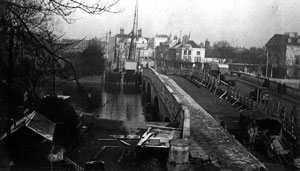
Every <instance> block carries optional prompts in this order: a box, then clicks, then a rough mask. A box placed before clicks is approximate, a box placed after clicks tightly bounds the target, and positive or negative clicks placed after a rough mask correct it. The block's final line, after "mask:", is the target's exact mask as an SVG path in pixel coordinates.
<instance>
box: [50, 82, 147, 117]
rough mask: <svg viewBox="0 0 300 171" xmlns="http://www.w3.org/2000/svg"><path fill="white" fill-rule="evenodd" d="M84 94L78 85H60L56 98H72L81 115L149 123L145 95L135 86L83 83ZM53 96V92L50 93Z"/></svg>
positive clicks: (73, 104) (71, 100)
mask: <svg viewBox="0 0 300 171" xmlns="http://www.w3.org/2000/svg"><path fill="white" fill-rule="evenodd" d="M81 85H82V87H83V88H84V92H82V93H80V91H78V87H77V84H76V83H60V84H59V85H57V86H56V94H58V95H68V96H71V99H70V103H71V105H72V106H73V107H74V108H75V109H76V110H77V112H80V113H83V114H85V115H93V116H95V118H99V119H110V120H122V121H138V122H144V121H146V119H145V118H146V117H145V114H144V110H143V104H142V101H143V99H142V93H141V92H140V91H139V89H138V88H137V87H135V86H133V85H126V86H125V85H124V86H123V87H121V86H120V85H106V86H105V85H103V84H101V83H81ZM47 92H49V91H47Z"/></svg>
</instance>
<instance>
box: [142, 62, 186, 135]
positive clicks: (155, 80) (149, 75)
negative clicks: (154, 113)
mask: <svg viewBox="0 0 300 171" xmlns="http://www.w3.org/2000/svg"><path fill="white" fill-rule="evenodd" d="M162 77H164V79H167V80H170V81H171V79H169V78H168V77H167V76H165V75H160V74H158V73H157V72H156V71H155V70H154V69H152V68H147V69H144V71H143V79H147V81H148V82H150V85H151V87H152V88H151V89H155V91H152V92H151V93H154V92H155V93H156V94H153V95H152V94H151V96H152V97H154V96H158V97H159V98H160V102H162V103H163V105H164V106H165V108H166V109H167V110H168V113H169V114H170V120H171V121H172V122H177V123H180V127H181V128H183V136H184V137H189V121H188V120H185V119H189V111H188V109H187V108H186V107H184V106H183V105H182V101H181V100H180V99H179V97H178V96H177V95H176V94H175V93H174V91H173V90H172V89H171V88H170V87H169V86H168V85H167V84H166V83H165V81H164V80H163V79H161V78H162Z"/></svg>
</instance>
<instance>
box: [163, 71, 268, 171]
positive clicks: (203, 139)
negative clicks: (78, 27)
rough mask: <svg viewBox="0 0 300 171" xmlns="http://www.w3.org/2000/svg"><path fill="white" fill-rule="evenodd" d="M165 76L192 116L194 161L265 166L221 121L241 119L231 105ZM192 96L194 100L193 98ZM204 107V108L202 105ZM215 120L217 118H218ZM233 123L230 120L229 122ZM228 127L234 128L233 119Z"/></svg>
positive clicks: (223, 165)
mask: <svg viewBox="0 0 300 171" xmlns="http://www.w3.org/2000/svg"><path fill="white" fill-rule="evenodd" d="M170 78H172V79H174V80H175V82H176V83H177V84H178V85H179V86H180V87H181V88H180V87H179V86H177V84H174V81H173V80H172V79H168V78H167V77H161V79H163V80H164V81H165V82H166V83H167V85H169V86H170V87H171V88H172V90H173V91H174V93H176V95H178V97H179V98H180V99H181V100H182V102H183V104H184V105H185V106H186V107H187V108H188V109H189V111H190V113H191V116H190V117H191V118H190V120H191V123H190V125H191V141H192V144H191V147H190V154H191V156H192V157H194V158H200V159H206V158H210V160H211V161H212V163H213V164H214V165H215V166H217V167H219V168H224V169H234V170H236V169H238V170H240V169H244V168H245V167H246V166H247V167H252V168H258V167H264V165H263V164H262V163H261V162H260V161H259V160H258V159H256V158H255V157H254V156H253V155H252V154H251V153H249V152H248V151H247V149H246V148H245V147H244V146H242V145H241V144H240V143H239V142H238V141H237V140H236V139H235V138H233V137H232V135H230V134H229V133H228V132H227V131H225V130H224V129H223V128H222V127H221V126H220V124H219V123H218V122H217V120H218V119H221V118H222V119H224V118H226V117H235V118H237V117H238V112H237V111H236V110H235V109H233V108H232V107H231V106H230V105H229V104H227V103H225V102H220V101H219V99H218V98H217V97H216V96H214V95H213V94H212V93H211V92H209V91H207V89H204V88H200V89H199V88H198V87H196V86H195V85H193V84H192V83H190V82H188V81H187V80H185V79H184V78H181V77H176V76H171V77H170ZM191 96H192V97H191ZM199 104H201V106H202V107H201V106H200V105H199ZM214 118H215V119H214ZM228 121H229V120H228ZM231 122H233V123H228V125H231V124H232V125H234V120H232V119H231Z"/></svg>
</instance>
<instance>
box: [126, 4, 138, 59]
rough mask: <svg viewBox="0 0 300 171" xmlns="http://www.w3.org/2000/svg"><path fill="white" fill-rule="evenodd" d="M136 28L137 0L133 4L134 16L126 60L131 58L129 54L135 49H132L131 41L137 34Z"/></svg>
mask: <svg viewBox="0 0 300 171" xmlns="http://www.w3.org/2000/svg"><path fill="white" fill-rule="evenodd" d="M137 29H138V0H136V4H135V10H134V18H133V27H132V31H131V41H130V47H129V55H128V60H131V56H133V55H134V54H135V49H133V46H134V45H133V42H134V38H135V36H137ZM132 51H134V53H133V55H132Z"/></svg>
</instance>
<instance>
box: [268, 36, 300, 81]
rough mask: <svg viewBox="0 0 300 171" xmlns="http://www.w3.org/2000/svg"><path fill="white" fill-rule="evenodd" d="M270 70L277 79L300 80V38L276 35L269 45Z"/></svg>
mask: <svg viewBox="0 0 300 171" xmlns="http://www.w3.org/2000/svg"><path fill="white" fill-rule="evenodd" d="M266 51H267V58H268V59H267V60H268V68H269V70H270V71H268V72H270V73H271V74H269V75H271V76H272V77H275V78H286V77H287V78H300V36H298V34H297V33H296V32H288V33H284V34H275V35H274V36H273V37H272V38H271V39H270V40H269V41H268V42H267V43H266Z"/></svg>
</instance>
